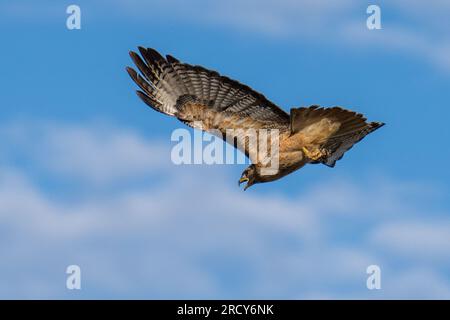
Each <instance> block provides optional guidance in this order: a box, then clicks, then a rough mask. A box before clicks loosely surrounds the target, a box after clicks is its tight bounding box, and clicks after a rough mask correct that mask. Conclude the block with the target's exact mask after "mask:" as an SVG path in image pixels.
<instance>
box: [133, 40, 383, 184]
mask: <svg viewBox="0 0 450 320" xmlns="http://www.w3.org/2000/svg"><path fill="white" fill-rule="evenodd" d="M139 52H140V55H139V54H137V53H136V52H133V51H131V52H130V56H131V59H132V60H133V62H134V64H135V65H136V67H137V69H138V70H139V73H138V72H136V71H135V70H134V69H133V68H130V67H127V71H128V74H129V75H130V76H131V78H132V79H133V81H134V82H135V83H136V84H137V85H138V86H139V88H140V90H138V91H137V95H138V96H139V97H140V98H141V99H142V100H143V101H144V102H145V103H146V104H147V105H148V106H150V107H151V108H153V109H154V110H156V111H158V112H161V113H164V114H166V115H169V116H172V117H176V118H178V119H179V120H180V121H182V122H183V123H185V124H187V125H188V126H191V127H193V128H198V129H201V130H204V131H208V132H211V131H214V132H220V133H221V135H222V136H221V138H223V139H224V140H225V141H227V142H229V143H231V144H233V145H234V146H235V147H236V148H238V149H239V150H240V151H242V152H244V153H245V155H247V156H248V157H249V158H250V160H251V162H252V164H251V165H250V166H249V167H247V168H246V169H245V170H244V171H243V172H242V175H241V178H240V179H239V185H240V184H241V183H243V182H246V185H245V188H244V190H245V189H247V188H248V187H250V186H252V185H254V184H256V183H262V182H269V181H274V180H277V179H280V178H282V177H284V176H286V175H287V174H289V173H291V172H293V171H296V170H298V169H300V168H301V167H303V166H304V165H305V164H308V163H313V164H315V163H322V164H324V165H326V166H329V167H334V165H335V164H336V161H338V160H339V159H341V158H342V157H343V155H344V153H345V152H346V151H348V150H349V149H350V148H352V147H353V145H354V144H355V143H357V142H359V141H360V140H361V139H363V138H364V137H365V136H366V135H368V134H369V133H371V132H373V131H375V130H376V129H378V128H380V127H381V126H383V125H384V123H382V122H367V121H366V118H365V117H364V116H363V115H362V114H360V113H356V112H353V111H350V110H346V109H344V108H341V107H331V108H324V107H320V106H316V105H313V106H310V107H301V108H292V109H291V110H290V114H288V113H286V112H285V111H283V110H282V109H281V108H280V107H278V106H277V105H276V104H274V103H273V102H271V101H269V100H268V99H267V98H266V97H264V96H263V95H262V94H261V93H259V92H256V91H255V90H253V89H251V88H250V87H248V86H246V85H244V84H242V83H240V82H238V81H236V80H232V79H230V78H228V77H226V76H222V75H220V74H219V73H217V72H216V71H212V70H208V69H206V68H203V67H201V66H194V65H190V64H187V63H183V62H180V61H179V60H177V59H176V58H174V57H172V56H171V55H166V56H165V57H163V56H162V55H161V54H159V53H158V52H157V51H156V50H154V49H151V48H143V47H139ZM199 123H200V124H201V125H199ZM229 129H243V130H237V132H238V133H237V136H236V137H234V138H233V139H231V140H230V139H228V138H227V137H226V133H227V130H229ZM249 129H255V130H261V129H267V130H275V129H276V130H278V132H279V138H278V158H277V159H278V170H277V172H276V173H275V174H269V175H268V174H263V171H264V169H265V168H266V167H267V163H263V161H261V160H260V159H259V158H258V157H256V156H255V154H257V152H254V151H255V150H252V148H253V149H255V148H257V146H256V147H255V146H254V145H252V144H251V143H249V139H248V137H242V136H239V135H243V132H245V130H249Z"/></svg>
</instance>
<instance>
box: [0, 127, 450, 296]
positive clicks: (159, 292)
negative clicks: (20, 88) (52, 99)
mask: <svg viewBox="0 0 450 320" xmlns="http://www.w3.org/2000/svg"><path fill="white" fill-rule="evenodd" d="M24 127H25V126H23V124H21V123H15V124H12V125H5V126H3V128H24ZM26 128H28V129H26V130H19V131H20V132H21V133H20V134H17V131H16V134H15V135H14V134H10V135H8V137H9V138H10V139H9V140H10V141H9V142H10V143H11V144H14V145H15V146H16V148H14V149H12V148H8V147H7V146H5V145H4V144H3V145H2V146H1V147H0V148H1V151H2V153H3V154H4V155H5V153H6V154H7V155H6V156H5V157H4V158H3V161H2V166H1V167H0V203H1V204H2V206H1V207H0V221H1V224H0V229H1V232H0V239H1V241H0V259H1V260H2V261H3V263H2V264H1V266H0V283H1V284H2V285H1V286H0V296H2V297H22V298H24V297H25V298H47V297H60V298H61V297H62V298H70V297H74V294H75V293H71V292H68V291H67V290H66V289H65V287H64V270H65V267H66V266H67V265H69V264H74V263H75V264H79V265H80V266H81V267H82V270H83V281H84V282H83V290H82V293H80V294H81V297H85V298H89V297H116V298H118V297H127V298H130V297H137V298H144V297H145V298H164V297H165V298H317V297H319V298H320V297H321V298H326V297H334V298H372V297H373V298H377V297H389V298H393V297H395V298H403V297H411V296H413V297H423V298H448V297H449V290H450V289H449V288H450V283H449V282H448V281H447V280H445V272H444V271H442V269H440V268H439V264H438V265H436V263H435V262H436V259H437V257H442V255H443V254H444V255H445V252H444V251H445V250H446V246H445V244H444V243H443V242H446V243H447V242H448V240H449V236H448V234H449V233H448V232H446V229H445V228H443V227H442V226H440V222H439V221H438V220H436V215H434V214H433V212H426V215H425V214H422V215H420V218H419V219H416V222H415V223H414V224H413V228H410V226H411V224H408V222H409V220H410V216H411V212H410V210H411V207H410V206H408V205H407V204H406V201H405V196H406V197H408V196H411V195H413V196H414V197H417V196H420V193H417V192H416V191H415V189H414V188H410V187H409V186H408V185H405V184H402V183H395V182H393V181H389V180H385V181H382V180H379V181H378V182H376V183H372V184H371V185H370V186H368V185H364V186H362V185H361V182H355V181H352V180H347V181H337V182H330V183H328V184H327V185H326V186H324V185H316V186H315V187H313V188H312V189H311V190H310V192H308V193H306V194H301V195H300V194H299V195H296V196H291V197H289V196H284V195H280V194H278V195H275V194H274V195H262V194H259V193H257V192H256V193H255V192H253V191H251V190H250V191H247V192H245V193H244V192H242V191H241V190H240V189H238V188H237V187H236V186H235V183H233V181H234V180H235V179H231V181H230V178H228V177H227V176H225V175H223V174H220V173H219V172H220V171H221V170H208V171H207V173H206V174H205V171H204V170H203V169H202V168H199V167H196V166H183V167H175V166H170V165H161V164H162V163H167V162H168V161H169V158H168V155H165V154H164V153H163V152H159V151H158V150H160V149H159V148H160V147H159V145H160V144H159V143H155V141H150V140H148V139H145V138H143V137H142V136H141V135H140V134H138V133H130V130H127V129H122V128H117V127H114V126H106V127H104V129H102V130H100V132H101V134H99V133H98V131H97V130H99V129H93V128H91V127H90V126H74V125H64V124H38V125H29V124H28V125H27V126H26ZM13 131H14V130H13ZM42 132H50V133H51V135H50V136H51V137H58V138H54V139H53V138H48V137H47V138H43V139H36V137H46V135H45V134H44V135H42ZM35 141H40V146H39V149H42V150H51V152H55V154H58V152H60V154H59V156H58V158H57V159H58V166H59V167H60V168H66V169H67V168H70V167H71V166H75V169H74V171H73V172H70V173H69V172H67V171H65V170H63V171H61V174H59V175H56V176H52V178H51V179H56V180H58V181H61V180H72V179H73V178H74V177H75V176H78V180H77V183H79V184H81V186H85V187H86V188H88V189H89V190H91V189H90V187H89V185H90V184H91V183H92V181H93V180H92V177H90V175H91V174H96V173H95V172H96V170H99V171H100V172H101V173H100V174H99V175H100V177H101V180H102V181H103V182H102V184H100V187H99V188H96V189H92V191H91V192H89V193H83V192H77V193H76V194H72V195H71V197H70V198H69V199H67V198H64V197H63V198H58V197H55V196H54V192H53V190H52V186H49V185H47V184H46V183H45V181H43V180H42V175H37V176H34V175H33V174H32V172H33V170H34V169H35V170H38V171H39V170H41V169H39V168H40V167H41V166H42V163H40V161H42V157H41V155H40V154H37V153H34V152H32V153H30V152H29V150H28V149H29V148H31V149H30V150H33V151H35V150H36V149H35V148H33V147H32V146H33V143H34V142H35ZM61 141H63V142H64V143H68V142H70V143H68V144H67V145H68V146H70V148H71V150H68V148H69V147H65V146H61V144H62V143H63V142H61ZM118 141H119V142H118ZM121 141H125V142H126V144H129V145H131V146H135V147H133V148H131V147H126V146H125V147H124V144H123V143H121ZM19 142H20V143H19ZM136 145H137V146H138V147H136ZM105 146H106V147H105ZM60 148H62V151H61V150H60ZM55 150H56V151H55ZM58 150H59V151H58ZM124 150H134V151H132V152H129V157H135V156H141V155H144V156H145V155H148V154H151V155H152V156H153V157H154V158H155V159H153V160H152V161H154V162H150V163H148V166H145V165H144V164H141V162H140V160H135V159H129V157H125V156H120V154H121V153H123V152H124ZM136 150H138V151H136ZM153 150H155V152H153ZM93 151H95V156H96V157H98V158H99V159H109V160H110V162H115V164H108V165H105V167H104V168H101V169H98V167H97V162H96V161H91V160H89V159H91V153H92V152H93ZM17 153H24V154H27V155H28V157H29V158H30V160H31V161H30V162H29V166H31V167H32V168H31V170H30V168H28V169H29V170H24V168H23V167H21V166H19V165H18V163H17V162H15V161H14V159H16V158H15V157H14V155H15V154H17ZM46 154H48V155H49V156H50V155H51V153H48V152H46ZM73 157H76V159H77V160H76V161H74V159H73ZM86 159H88V160H86ZM35 160H37V161H35ZM134 161H137V164H136V167H135V168H130V171H129V172H128V175H127V170H126V169H124V168H127V167H128V166H130V165H133V164H135V163H134ZM78 162H79V163H78ZM52 163H53V162H52V161H50V160H49V164H52ZM92 163H93V164H92ZM53 164H54V163H53ZM90 166H92V167H90ZM211 169H214V168H211ZM58 170H60V169H58ZM83 170H85V172H83ZM116 171H121V173H120V175H117V172H116ZM155 172H159V173H162V174H163V176H164V179H163V180H162V181H157V182H153V183H149V184H145V185H142V184H141V183H140V182H139V181H137V180H139V178H138V177H139V176H141V175H142V176H144V177H147V178H151V177H152V176H154V174H155ZM108 174H110V175H112V176H115V177H121V178H120V179H131V180H132V181H135V182H136V183H134V184H133V183H132V184H131V185H130V184H127V185H122V187H121V188H118V189H114V190H111V189H109V188H108V185H109V184H114V185H116V184H117V183H116V180H115V179H106V178H105V176H106V175H108ZM96 179H97V178H95V179H94V181H95V180H96ZM67 190H68V191H71V190H72V189H71V188H68V189H67ZM387 194H390V195H391V198H388V197H386V195H387ZM393 199H395V201H394V200H393ZM375 203H378V206H373V204H375ZM382 203H384V204H382ZM416 210H419V211H420V210H425V211H426V208H424V204H423V203H422V204H421V205H420V202H419V205H418V206H417V204H416ZM422 213H423V212H422ZM393 215H395V217H394V216H393ZM428 217H429V218H428ZM394 218H395V221H397V222H398V223H395V224H393V223H392V220H393V219H394ZM408 231H411V234H410V233H409V232H408ZM433 231H436V232H435V233H434V234H433ZM347 237H348V238H351V239H352V240H351V241H350V240H349V241H347V240H346V238H347ZM414 237H417V238H414ZM414 239H417V241H420V242H421V243H424V244H423V248H424V249H425V250H427V251H428V255H426V256H422V257H421V259H422V261H421V264H420V269H418V267H417V264H415V263H413V261H414V259H412V258H411V255H412V254H413V253H412V252H413V251H414V248H416V247H417V245H416V244H415V243H414V242H413V240H414ZM408 244H409V245H410V246H408ZM386 247H389V249H392V250H394V252H395V255H396V256H398V258H397V259H401V262H402V265H401V267H399V266H398V265H397V260H396V261H393V260H391V258H390V252H387V251H386ZM369 264H378V265H380V266H381V268H382V270H383V272H384V273H386V280H384V281H385V282H383V290H382V291H381V292H371V291H368V290H367V289H366V288H365V280H366V274H365V270H366V267H367V266H368V265H369ZM384 273H383V274H384ZM383 279H384V278H383ZM405 287H408V288H410V289H411V290H410V291H408V292H406V291H405V290H403V289H402V288H405ZM38 288H42V290H38Z"/></svg>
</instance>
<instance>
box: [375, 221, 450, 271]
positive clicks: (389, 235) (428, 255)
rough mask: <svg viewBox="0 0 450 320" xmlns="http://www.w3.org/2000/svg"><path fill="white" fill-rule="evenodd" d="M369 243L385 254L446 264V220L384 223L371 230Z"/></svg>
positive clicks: (449, 228)
mask: <svg viewBox="0 0 450 320" xmlns="http://www.w3.org/2000/svg"><path fill="white" fill-rule="evenodd" d="M371 240H372V241H373V243H375V244H376V245H377V246H380V247H381V248H382V249H384V250H386V251H388V252H391V253H394V254H396V255H401V256H404V257H409V258H411V259H413V260H419V261H420V260H423V259H427V260H429V259H431V260H439V261H443V262H446V263H448V261H450V221H449V220H448V219H442V218H441V219H439V220H435V221H432V220H431V219H425V218H424V219H422V220H419V221H417V220H413V219H407V220H406V221H404V220H402V221H400V222H391V223H386V224H384V225H382V226H380V228H377V229H375V230H374V231H373V233H372V235H371Z"/></svg>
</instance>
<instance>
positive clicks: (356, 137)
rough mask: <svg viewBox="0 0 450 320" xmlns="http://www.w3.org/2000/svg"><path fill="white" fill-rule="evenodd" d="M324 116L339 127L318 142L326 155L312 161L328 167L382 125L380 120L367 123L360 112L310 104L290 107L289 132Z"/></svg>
mask: <svg viewBox="0 0 450 320" xmlns="http://www.w3.org/2000/svg"><path fill="white" fill-rule="evenodd" d="M324 118H327V119H329V120H330V121H332V122H333V123H338V124H339V127H338V129H337V130H336V131H335V132H333V133H332V134H331V135H330V136H329V137H327V138H326V140H325V141H324V142H320V143H321V144H322V145H320V148H321V149H324V150H325V151H326V154H327V155H328V156H327V157H326V158H324V159H321V160H319V161H316V162H314V163H323V164H325V165H327V166H329V167H334V165H335V164H336V161H338V160H339V159H341V158H342V157H343V156H344V153H345V152H346V151H348V150H349V149H351V148H352V147H353V145H354V144H356V143H357V142H359V141H361V140H362V139H363V138H364V137H365V136H366V135H368V134H369V133H371V132H373V131H375V130H376V129H378V128H380V127H382V126H383V125H384V123H381V122H369V123H368V122H367V121H366V120H367V119H366V118H365V117H364V116H363V115H362V114H360V113H356V112H353V111H350V110H346V109H343V108H340V107H332V108H321V107H319V106H311V107H309V108H298V109H291V132H292V133H296V132H299V131H302V130H303V129H305V128H307V127H309V126H311V125H313V124H315V123H318V122H319V121H321V120H322V119H324Z"/></svg>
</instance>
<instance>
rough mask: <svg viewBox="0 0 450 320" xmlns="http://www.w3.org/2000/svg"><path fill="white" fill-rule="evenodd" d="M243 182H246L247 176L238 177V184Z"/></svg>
mask: <svg viewBox="0 0 450 320" xmlns="http://www.w3.org/2000/svg"><path fill="white" fill-rule="evenodd" d="M243 182H248V178H247V177H242V178H240V179H239V186H241V184H242V183H243Z"/></svg>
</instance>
